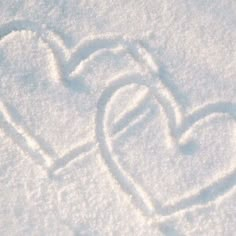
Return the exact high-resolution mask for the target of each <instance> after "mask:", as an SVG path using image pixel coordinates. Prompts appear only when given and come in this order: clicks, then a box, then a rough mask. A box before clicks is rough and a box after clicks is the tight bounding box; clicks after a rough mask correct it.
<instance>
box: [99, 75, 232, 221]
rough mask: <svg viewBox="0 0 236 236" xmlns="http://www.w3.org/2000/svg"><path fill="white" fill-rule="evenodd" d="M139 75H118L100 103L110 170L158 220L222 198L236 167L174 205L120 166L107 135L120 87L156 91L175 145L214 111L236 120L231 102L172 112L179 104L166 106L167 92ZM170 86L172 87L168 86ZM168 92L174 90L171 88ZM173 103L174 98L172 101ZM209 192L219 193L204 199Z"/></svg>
mask: <svg viewBox="0 0 236 236" xmlns="http://www.w3.org/2000/svg"><path fill="white" fill-rule="evenodd" d="M152 76H156V74H152ZM139 77H140V75H139V74H135V73H127V74H123V75H120V76H118V78H117V79H116V80H115V81H114V82H113V83H112V84H110V86H109V87H107V88H106V89H105V90H104V92H103V94H102V95H101V97H100V100H99V102H98V110H97V122H96V123H97V124H98V126H97V127H96V134H97V139H98V142H99V146H100V151H101V154H102V155H101V156H102V157H103V160H104V162H105V164H106V165H107V166H108V169H109V172H111V174H112V176H113V177H114V178H115V179H116V180H117V181H118V183H119V185H120V186H121V188H122V189H123V191H124V192H126V193H127V194H128V195H130V196H132V200H131V201H132V202H134V203H135V205H136V207H137V208H138V209H139V210H141V212H142V213H143V214H144V215H145V216H148V217H152V218H155V217H157V219H158V220H160V218H166V217H167V218H168V217H170V216H172V215H175V214H178V213H180V212H186V211H189V210H191V209H195V208H197V207H204V206H205V205H207V204H209V203H210V202H214V201H215V200H216V199H217V198H218V197H220V196H222V195H224V194H225V193H226V192H228V191H230V190H231V189H232V188H233V187H234V186H235V185H236V182H235V179H236V167H234V168H233V169H232V170H230V171H229V172H228V173H225V175H224V176H223V177H221V178H219V179H217V180H214V181H213V182H211V183H208V185H206V186H203V187H201V188H200V189H199V190H198V191H195V192H193V193H191V194H190V195H187V196H185V195H183V197H180V198H179V199H177V201H175V202H174V203H172V204H171V205H167V206H165V205H164V204H163V203H160V202H158V203H154V200H153V199H152V197H151V196H150V195H149V194H148V193H146V192H145V190H144V189H143V187H142V186H140V185H139V184H138V183H137V182H135V180H134V179H133V177H132V176H131V175H130V174H129V173H128V172H127V171H126V170H125V168H123V166H122V165H120V163H119V161H118V154H116V153H114V152H112V141H111V140H110V141H109V135H107V134H106V124H105V120H106V113H107V111H106V107H107V106H108V104H109V102H110V99H111V98H112V96H113V95H114V94H115V92H117V91H119V89H121V88H122V87H124V86H127V85H133V84H135V85H139V86H144V87H146V88H148V90H149V92H150V93H152V94H153V95H154V97H156V100H157V101H158V100H159V101H158V102H159V104H160V105H161V106H162V110H163V112H164V115H165V116H166V118H167V120H168V121H167V123H168V125H167V126H168V129H169V130H168V132H167V135H168V136H169V137H170V139H171V140H170V142H171V143H172V144H173V145H178V144H176V140H179V141H180V142H182V140H181V139H183V137H184V136H185V134H186V133H187V132H189V131H190V130H191V129H192V128H193V127H194V126H195V125H196V124H197V123H198V122H200V121H202V120H204V119H205V118H207V117H208V116H211V115H212V114H223V115H225V114H226V115H229V116H230V117H232V118H233V119H234V120H235V121H236V104H235V103H230V102H216V103H211V104H206V105H203V106H201V107H199V108H198V109H196V110H194V111H193V112H192V113H189V114H187V115H184V114H178V115H176V116H172V115H169V114H168V112H169V109H171V107H173V106H175V104H172V106H171V104H169V108H167V109H166V104H167V103H166V101H165V100H164V99H163V96H164V97H165V95H164V94H161V92H160V93H159V94H158V93H157V92H156V88H155V87H154V88H153V87H152V85H151V84H150V83H146V82H145V81H144V80H142V79H141V78H140V79H139ZM160 81H161V80H160ZM162 86H163V85H162ZM166 89H167V90H168V88H166ZM160 91H161V90H160ZM168 92H169V93H171V91H170V90H169V91H168ZM173 98H174V96H172V99H173ZM167 100H168V99H167ZM169 102H172V101H171V100H169ZM173 103H175V101H173ZM178 111H180V109H178ZM169 116H170V117H169ZM179 116H180V117H181V118H180V122H173V121H172V120H171V119H172V118H173V117H179ZM175 125H176V126H175ZM116 156H117V157H116ZM209 193H215V195H212V194H211V197H210V198H209V197H208V198H207V200H201V199H202V197H205V199H206V196H207V195H208V194H209Z"/></svg>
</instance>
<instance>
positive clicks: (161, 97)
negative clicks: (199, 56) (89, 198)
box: [0, 21, 236, 216]
mask: <svg viewBox="0 0 236 236" xmlns="http://www.w3.org/2000/svg"><path fill="white" fill-rule="evenodd" d="M15 37H19V38H18V41H17V42H16V41H14V39H15ZM37 38H38V40H36V43H35V44H32V43H29V45H31V48H30V46H29V45H28V44H26V46H25V47H23V48H21V49H20V47H22V45H24V44H21V41H25V42H31V41H32V39H37ZM12 41H14V46H12V45H11V42H12ZM33 41H34V40H33ZM39 45H40V46H39ZM0 48H1V49H3V53H2V54H3V55H4V53H5V54H6V55H8V52H10V53H9V55H13V57H10V58H8V60H5V61H6V62H3V63H6V64H4V65H3V66H7V68H10V71H12V73H10V74H7V75H5V74H4V70H2V71H0V73H1V83H0V86H1V87H0V100H1V103H0V121H1V128H2V129H4V130H5V131H6V133H7V134H8V135H9V136H11V137H12V138H13V139H14V141H15V143H16V144H17V145H18V146H20V147H21V149H22V150H23V151H24V152H26V153H28V154H29V155H30V156H31V157H32V158H33V159H34V160H35V161H38V163H39V164H40V165H41V166H43V167H44V168H45V169H46V170H48V171H49V172H50V173H52V172H53V173H54V171H56V170H58V169H61V168H63V167H65V165H66V164H67V163H69V162H70V161H71V160H73V159H75V158H76V157H78V156H80V155H83V154H84V153H88V152H90V151H92V150H94V149H96V148H98V147H99V149H100V152H101V154H102V158H103V159H104V161H105V164H106V166H107V167H108V169H109V171H110V172H111V174H112V175H113V177H114V178H115V179H116V180H117V182H118V183H119V184H120V186H121V188H122V189H123V190H124V191H125V192H126V193H127V194H129V195H131V197H132V201H133V202H134V203H135V204H136V205H137V206H138V207H139V208H141V209H142V211H143V212H144V213H145V214H147V215H155V214H158V215H161V216H166V215H171V214H173V213H175V212H178V211H181V210H186V209H189V208H191V207H194V206H196V205H204V204H207V203H208V202H210V201H212V200H214V199H216V198H217V197H218V196H221V195H222V194H224V193H225V192H227V191H228V190H229V189H231V188H232V187H233V186H234V185H235V177H236V170H235V166H233V167H232V168H231V169H230V170H229V171H228V172H227V173H226V172H224V174H223V175H222V174H221V172H220V171H214V168H213V170H212V173H210V174H211V175H212V176H213V173H215V175H214V176H213V177H212V179H211V182H209V183H205V182H203V179H200V180H199V186H195V187H196V188H192V189H193V191H191V192H189V191H187V190H189V189H190V188H189V186H187V185H186V186H185V185H181V187H180V188H179V189H174V188H173V187H172V189H173V190H174V193H170V194H169V193H168V185H169V186H174V185H173V184H178V183H175V182H174V183H172V182H171V181H173V176H172V178H169V179H168V173H167V174H166V176H165V173H160V175H161V179H163V180H164V181H163V183H164V184H165V185H166V188H163V189H160V188H162V187H163V183H161V181H159V180H158V175H156V176H154V177H155V178H154V177H153V176H152V175H150V174H148V172H149V170H150V173H155V174H156V173H157V172H158V171H155V168H156V170H158V167H157V166H156V167H155V164H159V163H160V164H162V165H163V160H161V159H158V157H157V159H156V160H154V161H153V160H152V161H150V163H151V165H149V163H148V162H145V159H146V158H147V157H146V154H147V153H148V152H149V151H150V150H153V151H154V152H157V153H158V148H160V147H161V149H160V152H162V153H161V154H162V158H163V155H164V156H165V155H167V160H166V163H164V164H165V165H166V166H165V167H167V168H163V170H166V171H167V172H168V171H169V170H170V169H169V167H171V168H173V170H172V175H173V171H175V170H177V171H176V175H177V176H176V179H177V180H181V181H183V183H184V181H185V179H184V177H186V176H181V175H180V174H181V173H182V174H183V172H184V171H190V172H191V169H190V168H189V163H191V162H192V163H195V162H194V160H193V161H191V157H190V156H192V152H193V151H195V152H196V153H198V151H199V150H200V149H201V144H203V145H204V144H207V145H206V147H203V148H209V143H208V141H209V140H210V139H211V138H210V139H209V140H207V142H205V141H204V138H202V137H201V132H203V133H204V132H205V133H206V131H205V128H206V127H207V125H209V126H211V125H213V126H214V124H215V123H214V122H211V121H208V118H210V117H211V115H213V114H224V115H225V114H226V115H230V116H231V117H232V118H233V119H232V120H234V119H235V116H236V105H235V104H232V103H227V102H225V103H224V102H222V103H221V102H219V103H214V104H208V105H205V106H203V107H200V108H199V109H197V110H196V111H194V112H192V113H189V114H187V115H185V114H184V112H182V111H181V107H180V105H179V104H177V102H176V100H175V98H174V96H173V94H172V92H173V91H171V89H170V88H169V87H168V86H167V85H166V84H165V83H164V80H163V79H162V78H160V77H158V66H157V65H156V64H155V61H154V60H153V58H152V56H151V54H150V53H149V52H148V50H147V49H146V48H145V47H143V45H142V44H141V43H139V42H136V41H132V40H130V39H127V38H125V37H121V36H116V35H115V36H113V35H112V36H109V35H108V36H98V37H92V38H88V39H85V40H83V41H81V42H80V43H79V44H78V46H77V47H75V48H74V49H70V48H68V47H66V46H65V43H64V41H63V40H62V39H61V38H60V37H59V36H58V35H57V34H55V33H53V32H52V31H50V30H48V29H47V28H46V27H41V26H39V25H37V24H34V23H32V22H28V21H15V22H12V23H9V24H6V25H4V26H2V27H1V28H0ZM14 49H15V50H14ZM42 49H43V51H45V52H46V53H45V54H46V55H45V57H42V55H41V53H38V51H40V50H42ZM20 50H21V51H23V52H25V54H22V53H20V57H21V56H22V55H26V56H23V58H21V62H19V61H17V60H15V59H14V58H17V57H18V56H19V55H17V53H18V52H19V51H20ZM15 53H16V55H15ZM107 54H108V55H114V56H116V59H117V58H118V59H119V58H122V60H124V58H126V60H127V61H124V64H125V66H127V65H126V64H128V63H129V60H131V61H133V64H131V65H132V67H133V68H134V67H135V72H133V73H132V72H126V73H123V74H122V75H120V76H117V78H112V81H108V82H109V83H108V82H107V81H104V80H103V79H97V80H96V78H82V80H84V81H82V82H81V78H80V79H79V80H77V79H76V77H77V76H78V75H81V73H80V72H81V71H83V70H84V68H85V67H86V66H87V65H89V64H91V63H92V61H93V60H95V59H96V58H99V57H101V56H104V55H105V56H106V55H107ZM29 55H31V56H30V57H29ZM117 55H118V57H117ZM124 55H128V57H125V56H124ZM118 59H117V60H118ZM0 60H1V61H2V58H0ZM14 60H15V61H14ZM47 60H48V62H49V63H47V62H46V66H45V61H47ZM3 61H4V60H3ZM29 61H30V63H27V62H29ZM24 62H26V63H24ZM1 63H2V62H1ZM42 65H44V66H43V67H42ZM39 66H41V67H42V68H41V67H40V69H37V68H38V67H39ZM32 68H33V69H32ZM21 69H22V71H21ZM120 69H123V68H120ZM126 71H127V70H126ZM128 71H129V70H128ZM25 72H27V73H25ZM117 73H118V74H119V71H115V72H114V71H113V74H117ZM96 76H97V75H96ZM21 77H24V79H23V80H22V79H21ZM101 78H102V76H101ZM22 81H27V83H24V82H23V83H22ZM83 82H84V83H83ZM107 84H108V85H107ZM129 85H136V86H138V87H140V86H141V87H142V88H143V89H144V90H146V91H145V93H146V94H147V96H148V97H149V98H150V97H152V98H151V99H150V100H152V102H153V103H154V107H158V109H159V110H160V114H157V115H155V116H156V120H155V119H154V120H155V122H157V121H158V122H159V124H158V125H159V126H158V127H160V125H161V127H162V129H158V130H155V128H154V127H155V126H156V123H155V122H154V126H153V127H152V126H150V127H149V129H148V130H149V131H150V130H152V132H154V131H155V136H156V140H158V139H159V140H160V141H158V142H154V143H153V146H152V148H150V147H145V146H144V147H142V143H143V142H140V143H139V142H138V140H139V139H132V137H131V139H130V140H131V141H130V140H128V141H129V142H131V143H132V142H133V144H134V145H140V147H141V149H140V150H141V151H140V152H139V153H138V155H139V156H140V160H142V161H143V163H144V165H143V166H144V167H145V168H146V169H144V170H142V168H137V172H138V173H139V174H138V175H137V177H138V176H141V177H142V176H143V177H145V178H147V179H146V180H147V181H146V180H145V178H143V179H142V178H141V179H138V178H136V176H135V171H134V172H132V171H133V170H134V169H135V168H134V169H132V168H133V167H135V166H133V167H132V165H130V164H129V162H126V163H127V165H124V162H122V161H127V160H125V158H126V159H127V158H128V159H130V160H131V159H132V157H133V156H134V157H137V156H138V155H136V153H135V152H132V150H129V148H130V147H131V146H129V147H128V149H127V147H125V144H124V143H119V140H120V139H119V134H118V139H117V140H118V141H116V140H114V139H113V138H111V135H110V133H111V132H110V131H109V124H110V123H111V122H110V123H109V119H108V116H109V115H108V113H109V112H111V111H112V109H111V108H110V105H111V104H112V103H113V98H114V97H116V99H119V95H118V96H117V94H119V92H120V91H122V90H123V89H125V88H126V87H129ZM104 87H105V89H104ZM73 90H75V93H72V91H73ZM91 93H92V95H91ZM113 95H116V96H113ZM145 96H146V95H145ZM61 97H63V101H62V100H61ZM123 100H124V99H123ZM128 100H129V99H128ZM29 101H30V103H29ZM123 102H124V101H123ZM125 102H126V101H125ZM127 102H128V101H127ZM27 104H30V106H28V105H27ZM51 104H53V106H51ZM145 104H146V103H145ZM145 104H144V105H143V107H146V105H145ZM115 106H117V105H114V107H115ZM141 106H142V105H141ZM65 108H66V109H65ZM140 109H141V108H140V104H138V105H137V107H136V108H135V109H134V110H133V111H130V112H128V116H127V117H128V118H126V117H123V118H121V119H120V121H118V122H117V123H116V125H115V129H114V130H115V131H114V130H113V131H112V132H113V133H114V132H115V133H116V130H118V131H119V130H125V131H127V130H128V129H129V125H128V127H126V123H127V122H126V121H127V120H129V117H130V116H133V115H134V114H136V113H138V112H139V110H140ZM22 117H23V118H22ZM227 122H228V121H227ZM147 123H148V122H147ZM202 123H203V126H204V125H205V124H207V125H206V126H204V129H203V130H202V129H201V127H200V128H199V124H202ZM150 124H151V123H150ZM145 125H146V124H145ZM29 127H30V128H29ZM31 127H32V128H31ZM213 128H214V127H213ZM193 129H197V130H198V129H199V130H200V131H201V132H199V134H198V133H197V134H196V135H195V132H193ZM61 130H63V132H64V131H65V133H66V135H61ZM206 130H207V132H208V131H209V133H210V132H213V131H212V129H206ZM45 133H46V134H47V136H48V137H47V140H46V141H45V140H43V139H42V138H41V137H42V136H43V134H45ZM118 133H119V132H118ZM121 133H122V132H121ZM72 134H73V135H72ZM145 135H147V132H144V131H142V134H140V140H141V141H142V139H144V140H145V139H146V137H147V136H145ZM131 136H132V135H131ZM134 136H135V135H134ZM136 136H137V135H136ZM191 136H194V139H195V138H196V139H198V138H199V140H200V141H201V142H200V147H199V149H198V148H196V150H194V148H195V147H194V145H193V143H191V142H190V141H189V139H190V138H191ZM195 136H196V137H195ZM81 137H83V140H81ZM127 137H128V138H129V135H127ZM127 137H126V138H127ZM152 137H154V136H152ZM204 137H206V136H204ZM209 137H211V136H209ZM212 137H213V136H212ZM222 137H223V138H224V137H225V136H222ZM78 140H79V141H78ZM80 140H81V141H80ZM124 140H125V139H124ZM214 141H215V140H214ZM78 142H79V143H80V144H79V145H78V144H77V143H78ZM71 143H73V144H74V145H73V146H74V147H70V148H67V146H68V144H71ZM81 143H83V144H81ZM144 143H145V142H144ZM216 143H217V142H216ZM216 143H213V145H215V144H216ZM114 144H115V145H114ZM147 144H149V142H148V143H147ZM123 147H125V148H124V149H123ZM142 148H143V149H142ZM145 148H146V149H145ZM65 149H66V151H63V150H65ZM165 149H166V150H167V151H163V150H165ZM55 150H57V151H55ZM68 150H69V151H68ZM134 150H135V148H134ZM217 150H218V149H217ZM127 151H128V152H127ZM142 151H143V153H142ZM206 151H207V152H209V150H208V149H207V150H206ZM188 152H190V155H189V156H188V154H189V153H188ZM202 154H203V153H201V151H200V155H202ZM211 155H212V154H211ZM213 155H214V152H213ZM122 156H124V157H125V158H123V159H122ZM176 156H177V157H178V163H175V161H176V159H175V157H176ZM129 157H131V158H129ZM184 158H185V160H184ZM187 158H188V159H187ZM212 158H213V157H212ZM232 158H233V157H231V160H232ZM213 160H215V159H214V158H213ZM131 161H134V162H133V163H135V161H137V160H135V158H134V159H132V160H131ZM208 161H209V160H208ZM185 162H186V163H187V165H186V166H187V168H186V166H184V163H185ZM130 163H131V162H130ZM153 163H154V165H153ZM196 163H199V162H196ZM209 163H211V162H208V164H209ZM131 164H132V163H131ZM180 164H181V165H180ZM152 165H153V168H152ZM140 166H141V167H142V165H140ZM200 166H201V165H200ZM178 168H179V170H178ZM195 169H196V168H195ZM153 170H154V172H153ZM159 170H160V169H159ZM142 171H143V173H142ZM146 173H147V174H146ZM157 174H158V173H157ZM217 174H218V176H216V175H217ZM187 177H188V176H187ZM148 178H149V179H148ZM145 181H146V182H145ZM155 181H157V183H155ZM158 181H159V182H158ZM168 181H169V182H168ZM193 183H195V182H194V181H193ZM150 184H151V185H153V189H154V192H152V191H150V189H151V188H150ZM158 184H159V187H160V188H159V189H158V191H157V189H156V186H158ZM144 189H145V190H144ZM162 190H163V191H162ZM169 190H171V188H170V189H169ZM178 191H181V194H180V193H179V192H178ZM162 192H163V194H162V197H163V198H166V201H163V199H162V200H161V195H160V196H155V193H162ZM168 194H169V195H168ZM169 196H170V197H169ZM173 196H174V197H173Z"/></svg>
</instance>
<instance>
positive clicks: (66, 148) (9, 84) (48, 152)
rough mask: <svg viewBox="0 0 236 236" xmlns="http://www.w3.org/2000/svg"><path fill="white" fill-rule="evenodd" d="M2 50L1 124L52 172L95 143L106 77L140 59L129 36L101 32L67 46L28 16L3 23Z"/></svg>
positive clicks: (17, 142) (25, 150)
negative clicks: (24, 18) (72, 45)
mask: <svg viewBox="0 0 236 236" xmlns="http://www.w3.org/2000/svg"><path fill="white" fill-rule="evenodd" d="M0 50H1V58H0V59H1V61H0V73H1V83H0V100H1V104H0V111H1V113H0V118H1V123H3V125H1V128H3V129H5V131H6V133H7V134H8V135H9V136H11V137H12V138H13V139H14V141H15V143H16V144H18V146H20V147H21V149H23V150H24V152H26V153H28V154H29V155H30V156H31V157H33V159H34V160H35V161H38V162H39V164H40V165H42V166H44V167H46V169H49V170H50V173H51V172H55V171H56V170H58V169H61V168H64V166H65V165H66V164H67V163H69V162H70V161H72V160H73V159H75V158H77V157H78V156H80V155H83V154H84V153H88V152H91V151H93V150H95V149H96V148H97V142H96V137H95V125H96V124H95V114H96V109H97V101H98V98H99V96H100V94H101V92H102V89H103V87H104V86H105V85H106V83H107V82H108V81H107V79H112V74H117V72H118V73H120V71H121V70H124V69H127V68H128V67H129V66H132V68H134V67H135V66H136V67H137V68H138V66H139V64H140V63H139V62H138V60H139V54H138V52H136V51H137V49H136V48H135V45H133V41H131V39H128V38H124V37H121V36H119V35H102V36H96V37H89V38H87V39H84V40H82V41H81V42H80V43H79V44H78V45H77V46H76V47H74V48H69V47H68V46H66V45H65V42H64V41H63V40H62V39H61V38H60V37H59V36H58V35H57V34H55V33H54V32H52V31H51V30H49V29H47V27H45V26H39V25H37V24H36V23H33V22H29V21H14V22H11V23H8V24H6V25H3V26H1V27H0ZM133 51H134V52H133ZM131 55H132V56H131ZM106 58H109V60H108V61H106ZM97 59H99V60H97ZM96 63H97V64H96ZM91 64H92V66H93V67H92V68H90V67H91V66H90V65H91ZM100 67H101V68H100ZM5 68H8V69H7V70H6V69H5ZM94 68H95V69H94ZM97 68H98V69H97ZM93 69H94V71H95V72H96V73H95V72H94V71H93ZM101 69H103V70H101ZM100 71H101V72H100ZM62 98H63V99H62ZM62 130H63V132H62ZM78 143H79V144H78Z"/></svg>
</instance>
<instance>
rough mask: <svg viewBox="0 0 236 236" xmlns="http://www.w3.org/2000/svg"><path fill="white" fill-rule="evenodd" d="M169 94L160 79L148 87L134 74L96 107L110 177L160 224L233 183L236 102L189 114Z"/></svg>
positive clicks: (235, 174) (113, 87) (107, 92)
mask: <svg viewBox="0 0 236 236" xmlns="http://www.w3.org/2000/svg"><path fill="white" fill-rule="evenodd" d="M149 76H151V77H152V76H157V75H156V73H155V74H153V73H150V75H149ZM172 92H173V91H171V89H170V88H168V87H166V85H165V83H164V81H162V79H161V78H159V80H158V82H156V83H155V84H150V83H147V82H146V81H145V78H142V76H140V75H138V74H132V73H130V74H126V75H124V76H121V77H120V78H117V80H116V81H115V82H114V83H113V84H110V86H109V87H107V88H106V89H105V90H104V92H103V94H102V95H101V97H100V100H99V103H98V113H97V130H96V132H97V139H98V141H99V144H100V150H101V153H102V156H103V158H104V160H105V162H106V164H107V166H108V168H109V170H110V172H111V173H112V174H113V176H114V177H115V178H116V179H117V180H118V182H119V183H120V185H121V187H122V188H123V190H124V192H126V193H127V194H128V195H130V196H131V197H132V201H133V202H134V203H135V204H136V206H137V207H138V208H139V209H141V210H142V212H143V213H144V214H145V215H148V216H157V217H158V219H160V217H167V216H170V215H172V214H175V213H177V212H180V211H186V210H189V209H194V208H195V207H200V206H204V205H206V204H208V203H210V202H212V201H214V200H215V199H217V198H218V197H219V196H222V195H224V194H225V193H226V192H227V191H229V190H230V189H231V188H232V187H233V186H234V185H235V184H236V181H235V179H236V166H235V152H234V153H233V154H232V152H231V151H232V150H233V148H234V146H235V128H236V127H235V125H236V123H235V119H236V104H234V103H230V102H217V103H211V104H207V105H204V106H201V107H199V108H197V109H195V110H194V111H193V112H191V113H187V114H185V113H184V112H183V111H182V109H181V106H180V105H178V104H177V102H176V100H175V97H174V95H173V93H172ZM132 94H134V95H135V96H134V98H133V96H132ZM113 98H115V99H113ZM119 98H120V100H119ZM122 100H125V103H124V101H123V103H122ZM129 100H130V103H129ZM129 105H130V107H129ZM125 107H128V108H127V111H124V110H125ZM157 107H158V109H159V112H157ZM111 113H112V114H113V116H109V114H111ZM120 113H121V114H122V115H120ZM119 115H120V116H121V118H119ZM151 116H152V118H150V117H151ZM116 117H118V118H117V119H115V118H116ZM148 117H149V118H148ZM142 120H144V122H143V121H142ZM142 122H143V123H144V124H142ZM157 127H158V128H157ZM123 133H125V135H123ZM119 137H122V138H119ZM226 140H227V141H226ZM150 158H151V159H150Z"/></svg>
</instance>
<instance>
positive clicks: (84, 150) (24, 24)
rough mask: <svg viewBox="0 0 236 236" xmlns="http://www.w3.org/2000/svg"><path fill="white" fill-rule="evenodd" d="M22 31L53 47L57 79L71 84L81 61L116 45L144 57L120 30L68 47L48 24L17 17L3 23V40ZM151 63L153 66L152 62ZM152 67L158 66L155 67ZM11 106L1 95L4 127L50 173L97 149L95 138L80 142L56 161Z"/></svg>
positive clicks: (140, 59) (88, 59) (83, 61)
mask: <svg viewBox="0 0 236 236" xmlns="http://www.w3.org/2000/svg"><path fill="white" fill-rule="evenodd" d="M22 31H29V32H32V33H35V34H36V35H37V37H39V38H40V39H41V40H42V41H43V42H44V43H45V44H46V45H47V47H48V49H50V50H51V53H52V55H53V60H54V61H53V64H54V66H55V68H56V69H57V72H56V74H57V78H56V81H57V82H61V83H62V85H64V86H66V87H71V82H73V80H74V79H75V78H76V77H77V76H78V74H76V72H75V70H76V68H77V67H79V66H80V65H81V64H86V63H87V64H89V63H90V61H91V60H94V59H96V57H97V56H99V55H101V54H103V53H104V52H106V51H108V52H110V53H111V54H113V53H114V52H113V49H114V48H116V47H117V46H121V47H123V50H126V51H127V53H128V54H130V55H131V56H132V58H133V59H134V60H135V61H137V62H138V63H140V61H142V58H140V55H139V53H137V49H136V48H135V46H134V45H133V43H134V40H133V39H131V38H128V37H123V36H121V35H119V34H107V35H97V36H94V37H88V38H85V39H83V40H81V41H80V42H79V43H78V44H77V45H76V46H75V47H68V46H67V45H66V44H65V42H64V40H63V39H62V38H61V37H60V36H59V35H58V34H57V33H55V32H54V31H52V30H50V29H49V28H48V27H47V26H45V25H43V26H41V25H39V24H37V23H36V22H32V21H28V20H16V21H11V22H8V23H6V24H4V25H2V26H1V27H0V41H2V40H3V39H4V38H6V37H7V36H8V35H10V34H11V33H13V32H22ZM138 46H140V45H138ZM149 66H150V65H149ZM151 67H153V66H152V65H151ZM152 69H153V70H155V69H156V68H152ZM145 70H147V68H145ZM9 107H10V106H9V105H8V104H7V102H6V101H4V99H3V98H1V99H0V115H1V116H0V118H1V120H2V122H5V126H4V127H3V129H5V128H7V130H5V132H6V133H8V134H9V133H12V135H11V136H12V138H13V137H14V136H17V137H18V139H19V140H20V141H19V142H18V140H16V139H14V138H13V139H14V141H15V142H16V143H18V146H20V148H21V149H22V150H23V151H24V152H25V153H27V154H30V156H33V157H35V158H36V159H38V161H37V163H38V164H39V165H40V166H42V167H43V168H44V169H45V168H46V170H47V171H48V174H49V176H52V175H53V174H54V173H55V172H56V171H58V170H60V169H62V168H63V167H64V166H66V165H67V164H68V163H70V162H71V161H73V160H74V159H75V158H76V157H77V156H80V155H81V154H85V155H87V154H88V153H90V152H91V151H94V150H95V149H97V146H98V145H97V143H96V141H94V140H92V141H88V142H87V143H84V144H79V145H78V146H77V147H75V148H74V149H72V150H70V151H69V152H68V153H65V154H64V155H63V156H62V157H58V156H57V155H56V158H57V161H53V158H52V157H51V155H52V154H50V153H48V152H47V150H46V149H45V148H43V146H42V145H41V144H40V142H39V140H37V138H36V137H35V136H34V135H33V134H32V133H31V132H30V131H29V130H28V129H27V128H26V127H24V125H23V124H20V123H19V122H18V121H17V120H16V119H15V117H14V115H13V114H12V113H11V112H10V108H9ZM54 153H55V152H54ZM35 158H33V159H35Z"/></svg>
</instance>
